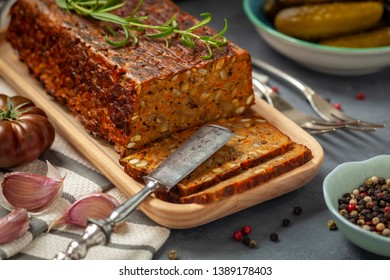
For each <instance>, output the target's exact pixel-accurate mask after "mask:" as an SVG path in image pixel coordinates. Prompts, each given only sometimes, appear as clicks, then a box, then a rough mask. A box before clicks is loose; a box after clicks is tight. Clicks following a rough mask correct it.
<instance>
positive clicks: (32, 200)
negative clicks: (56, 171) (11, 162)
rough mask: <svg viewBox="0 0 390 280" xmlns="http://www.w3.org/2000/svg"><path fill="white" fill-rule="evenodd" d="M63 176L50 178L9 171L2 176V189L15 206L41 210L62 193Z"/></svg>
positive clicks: (8, 200) (32, 210) (28, 209)
mask: <svg viewBox="0 0 390 280" xmlns="http://www.w3.org/2000/svg"><path fill="white" fill-rule="evenodd" d="M63 181H64V178H61V179H59V178H50V177H47V176H42V175H39V174H34V173H28V172H10V173H6V174H5V176H4V181H3V183H2V191H3V195H4V197H5V199H6V200H7V202H8V203H9V204H11V205H12V206H13V207H15V208H24V209H27V211H30V212H41V211H43V210H45V209H47V208H48V207H50V206H51V205H52V204H53V203H54V202H55V201H56V200H57V199H58V197H59V196H61V194H62V185H63Z"/></svg>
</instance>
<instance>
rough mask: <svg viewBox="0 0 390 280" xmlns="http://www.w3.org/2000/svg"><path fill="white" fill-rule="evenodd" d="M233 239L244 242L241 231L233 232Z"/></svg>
mask: <svg viewBox="0 0 390 280" xmlns="http://www.w3.org/2000/svg"><path fill="white" fill-rule="evenodd" d="M233 239H234V240H236V241H240V240H242V233H241V231H239V230H236V231H234V232H233Z"/></svg>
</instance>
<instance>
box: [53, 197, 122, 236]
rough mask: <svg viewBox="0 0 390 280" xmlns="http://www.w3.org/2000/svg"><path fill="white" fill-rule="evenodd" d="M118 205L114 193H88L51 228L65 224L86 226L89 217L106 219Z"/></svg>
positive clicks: (71, 206)
mask: <svg viewBox="0 0 390 280" xmlns="http://www.w3.org/2000/svg"><path fill="white" fill-rule="evenodd" d="M118 206H119V202H118V201H117V200H116V198H115V197H113V196H112V195H109V194H106V193H92V194H88V195H86V196H83V197H81V198H80V199H78V200H77V201H75V202H74V203H73V204H72V205H70V206H69V207H68V209H67V210H66V212H65V213H64V215H63V216H62V217H61V218H59V219H58V220H57V221H55V222H54V223H53V224H52V225H51V226H50V228H52V227H54V226H58V225H64V224H67V225H75V226H81V227H86V226H87V224H88V219H91V218H92V219H106V218H108V217H109V216H110V214H111V213H112V211H113V210H114V209H115V208H117V207H118ZM49 230H50V229H49Z"/></svg>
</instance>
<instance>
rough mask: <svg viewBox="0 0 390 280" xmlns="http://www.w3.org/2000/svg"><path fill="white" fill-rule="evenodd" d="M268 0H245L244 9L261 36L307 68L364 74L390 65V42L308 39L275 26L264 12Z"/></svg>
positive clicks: (277, 49)
mask: <svg viewBox="0 0 390 280" xmlns="http://www.w3.org/2000/svg"><path fill="white" fill-rule="evenodd" d="M263 2H264V0H244V1H243V6H244V11H245V13H246V15H247V17H248V18H249V20H250V21H251V22H252V24H253V25H254V26H255V27H256V29H257V31H258V33H259V34H260V35H261V37H262V38H263V39H264V40H265V41H266V42H267V43H268V44H269V45H270V46H271V47H272V48H274V49H275V50H276V51H278V52H279V53H281V54H283V55H285V56H286V57H288V58H290V59H292V60H295V61H296V62H298V63H300V64H302V65H304V66H306V67H307V68H310V69H313V70H316V71H318V72H323V73H328V74H335V75H350V76H352V75H362V74H369V73H374V72H377V71H379V70H381V69H382V68H385V67H387V66H390V46H386V47H378V48H366V49H363V48H361V49H356V48H338V47H327V46H322V45H319V44H314V43H310V42H305V41H302V40H298V39H295V38H292V37H290V36H287V35H284V34H282V33H280V32H278V31H276V30H275V28H274V27H273V26H272V24H271V22H270V21H269V20H268V19H267V18H266V16H265V15H264V13H263V10H262V6H263Z"/></svg>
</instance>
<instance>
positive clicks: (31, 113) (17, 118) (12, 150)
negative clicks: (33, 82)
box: [0, 93, 55, 168]
mask: <svg viewBox="0 0 390 280" xmlns="http://www.w3.org/2000/svg"><path fill="white" fill-rule="evenodd" d="M54 138H55V130H54V127H53V125H52V124H51V123H50V121H49V120H48V118H47V115H46V113H45V112H44V111H43V110H42V109H40V108H38V107H37V106H36V105H35V104H34V103H33V102H32V101H31V100H30V99H28V98H26V97H23V96H11V97H9V96H7V95H5V94H1V93H0V168H9V167H15V166H18V165H23V164H27V163H30V162H32V161H33V160H35V159H37V158H38V157H39V155H41V154H42V153H43V152H44V151H46V150H48V149H49V148H50V146H51V145H52V144H53V141H54Z"/></svg>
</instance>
